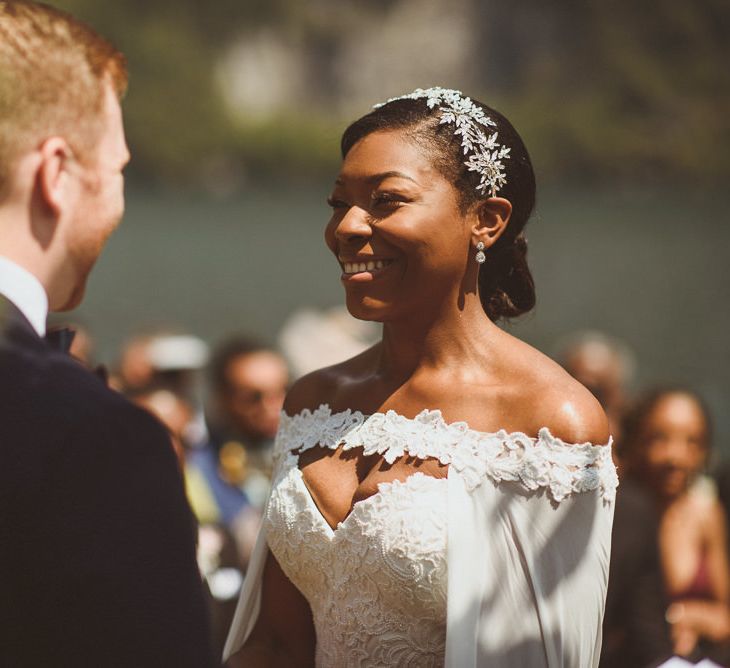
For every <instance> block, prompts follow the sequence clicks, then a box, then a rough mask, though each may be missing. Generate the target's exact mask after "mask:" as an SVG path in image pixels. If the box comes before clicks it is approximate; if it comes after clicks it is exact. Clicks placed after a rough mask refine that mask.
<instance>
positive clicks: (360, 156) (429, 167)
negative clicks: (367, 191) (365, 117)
mask: <svg viewBox="0 0 730 668" xmlns="http://www.w3.org/2000/svg"><path fill="white" fill-rule="evenodd" d="M435 174H437V172H436V170H435V168H434V166H433V163H432V159H431V156H430V155H429V152H428V151H427V150H426V149H425V148H424V146H422V145H419V144H418V143H417V142H415V141H414V140H413V139H412V138H411V137H410V136H409V135H407V134H406V133H405V132H404V131H403V130H390V131H381V132H373V133H371V134H369V135H366V136H365V137H363V138H362V139H360V140H359V141H358V142H357V143H356V144H355V145H354V146H353V147H352V148H351V149H350V150H349V151H348V153H347V155H346V156H345V158H344V160H343V162H342V168H341V169H340V173H339V176H338V178H337V182H340V183H345V182H348V181H369V180H372V179H373V178H374V176H377V175H380V176H382V175H388V176H393V177H405V178H410V179H411V180H414V181H420V180H422V179H425V178H429V177H432V176H433V175H435Z"/></svg>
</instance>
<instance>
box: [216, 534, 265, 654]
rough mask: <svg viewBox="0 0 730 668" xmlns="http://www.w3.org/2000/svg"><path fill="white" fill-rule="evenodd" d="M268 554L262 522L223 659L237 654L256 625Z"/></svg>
mask: <svg viewBox="0 0 730 668" xmlns="http://www.w3.org/2000/svg"><path fill="white" fill-rule="evenodd" d="M268 555H269V546H268V543H267V542H266V524H265V523H262V525H261V528H260V529H259V535H258V537H257V538H256V545H255V546H254V548H253V552H252V553H251V559H250V561H249V562H248V569H247V570H246V578H245V579H244V581H243V587H242V588H241V596H240V598H239V599H238V606H237V607H236V614H235V615H234V616H233V623H232V624H231V629H230V631H229V632H228V638H227V639H226V645H225V648H224V649H223V661H227V660H228V659H229V657H230V656H231V655H232V654H235V653H236V652H237V651H238V650H239V649H240V648H241V646H242V645H243V643H245V642H246V640H247V638H248V636H249V635H250V634H251V631H252V630H253V627H254V626H255V625H256V620H257V619H258V616H259V612H260V611H261V580H262V578H263V575H264V566H265V565H266V559H267V557H268Z"/></svg>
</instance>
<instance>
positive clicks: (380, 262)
mask: <svg viewBox="0 0 730 668" xmlns="http://www.w3.org/2000/svg"><path fill="white" fill-rule="evenodd" d="M394 262H395V260H394V259H393V258H384V257H382V258H376V257H359V258H357V257H356V258H352V259H344V258H340V266H341V267H342V276H341V277H340V279H341V280H342V281H343V282H346V283H350V282H352V283H365V282H368V281H374V280H376V279H377V278H379V277H380V276H382V275H383V274H384V273H386V272H387V271H388V268H389V267H390V266H391V265H392V264H393V263H394Z"/></svg>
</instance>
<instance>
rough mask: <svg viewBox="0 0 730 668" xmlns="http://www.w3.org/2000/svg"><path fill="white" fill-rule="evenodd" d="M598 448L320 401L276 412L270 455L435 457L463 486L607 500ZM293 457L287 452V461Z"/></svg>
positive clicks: (611, 476) (609, 465)
mask: <svg viewBox="0 0 730 668" xmlns="http://www.w3.org/2000/svg"><path fill="white" fill-rule="evenodd" d="M612 443H613V439H612V438H609V441H608V443H607V444H606V445H593V444H592V443H577V444H571V443H566V442H565V441H563V440H562V439H560V438H558V437H556V436H553V435H552V433H551V432H550V429H549V428H548V427H542V428H541V429H540V430H539V432H538V435H537V437H531V436H528V435H527V434H525V433H523V432H519V431H516V432H508V431H506V430H504V429H501V430H499V431H496V432H483V431H477V430H475V429H472V428H470V427H469V425H468V423H466V422H464V421H459V422H450V423H449V422H446V420H445V419H444V418H443V415H442V413H441V411H440V410H439V409H424V410H422V411H421V412H420V413H419V414H418V415H416V417H414V418H407V417H405V416H404V415H401V414H400V413H397V412H396V411H394V410H389V411H387V412H379V413H372V414H370V415H366V414H364V413H362V412H361V411H353V410H352V409H349V408H348V409H347V410H344V411H338V412H333V411H332V409H331V408H330V406H329V405H328V404H321V405H320V406H319V408H317V409H316V410H314V411H312V410H310V409H304V410H303V411H301V412H300V413H297V414H296V415H291V416H290V415H287V414H286V413H284V412H283V411H282V413H281V422H280V426H279V433H278V435H277V439H276V446H275V455H276V457H277V459H278V458H280V457H282V456H285V455H287V454H288V455H291V456H294V454H293V453H294V451H298V453H301V452H304V451H305V450H309V449H311V448H314V447H317V446H319V447H326V448H329V449H337V448H339V447H342V448H343V449H344V450H350V449H354V448H359V447H361V448H362V449H363V454H365V455H372V454H378V455H381V456H382V457H383V458H384V459H385V460H386V461H387V462H388V463H390V464H392V463H393V462H394V461H395V460H396V459H399V458H400V457H403V456H405V455H408V456H411V457H418V458H421V459H426V458H435V459H438V460H439V461H440V462H441V463H442V464H447V465H449V466H451V467H453V468H455V469H456V470H457V471H458V472H459V473H461V474H462V476H463V478H464V482H465V485H466V487H467V489H469V490H471V489H474V488H476V487H478V486H479V485H480V484H481V483H482V481H483V480H484V479H485V478H486V477H489V478H491V479H492V480H494V481H495V482H502V481H514V482H520V483H522V484H523V485H524V486H525V487H526V488H527V489H529V490H532V491H536V490H538V489H541V488H544V489H547V490H548V492H549V494H550V496H551V497H552V499H553V500H554V501H556V502H560V501H562V500H563V499H564V498H566V497H567V496H569V495H570V494H572V493H580V492H587V491H593V490H599V491H600V492H601V495H602V497H603V498H604V500H606V501H613V499H614V498H615V493H616V487H617V486H618V478H617V476H616V467H615V466H614V464H613V461H612V459H611V445H612ZM296 459H298V456H297V457H295V461H296Z"/></svg>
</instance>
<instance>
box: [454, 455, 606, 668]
mask: <svg viewBox="0 0 730 668" xmlns="http://www.w3.org/2000/svg"><path fill="white" fill-rule="evenodd" d="M612 521H613V503H612V502H610V501H606V500H605V499H604V498H602V495H601V493H600V491H599V490H593V491H585V492H581V493H574V494H571V495H569V496H568V497H567V498H564V499H562V500H561V501H560V502H559V503H557V502H555V501H554V500H552V499H551V497H550V495H549V493H548V491H547V490H546V489H545V488H543V489H540V490H534V491H531V490H528V489H526V488H525V487H524V486H522V485H520V484H519V483H517V482H506V481H502V482H500V483H495V482H493V481H492V480H490V479H485V480H484V481H483V482H482V484H480V485H479V486H477V487H476V488H474V489H471V490H467V487H466V485H465V483H464V480H463V478H462V476H461V475H460V474H459V473H458V472H457V471H456V470H454V468H453V467H451V469H450V470H449V548H448V578H449V579H448V611H447V633H446V666H448V667H449V668H482V667H487V666H500V668H522V667H524V666H530V667H531V668H532V667H534V668H540V667H547V668H558V667H560V668H588V667H591V666H597V665H598V660H599V657H600V648H601V625H602V622H603V609H604V605H605V598H606V587H607V584H608V566H609V558H610V545H611V525H612Z"/></svg>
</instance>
